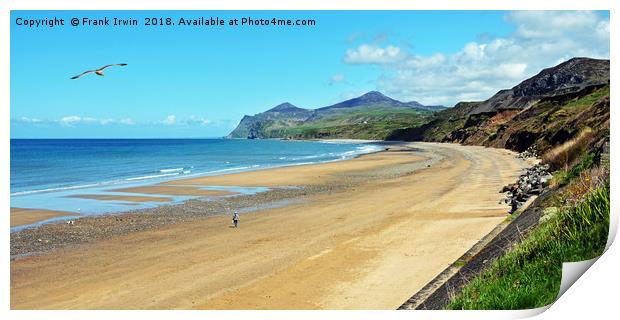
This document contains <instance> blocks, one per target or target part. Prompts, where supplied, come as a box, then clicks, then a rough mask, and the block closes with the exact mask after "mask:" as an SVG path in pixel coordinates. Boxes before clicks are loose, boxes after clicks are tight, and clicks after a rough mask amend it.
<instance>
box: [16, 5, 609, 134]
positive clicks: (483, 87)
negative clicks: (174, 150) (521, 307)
mask: <svg viewBox="0 0 620 320" xmlns="http://www.w3.org/2000/svg"><path fill="white" fill-rule="evenodd" d="M215 16H217V17H220V18H222V19H224V20H228V19H231V18H240V17H247V16H251V17H256V18H272V17H275V18H287V19H305V18H309V19H315V20H316V26H313V27H272V26H254V27H251V26H237V27H229V26H224V27H217V28H214V27H204V26H192V27H186V26H185V27H182V26H175V27H161V26H158V27H153V26H142V24H143V20H144V18H145V17H171V18H172V19H173V21H175V22H176V21H177V20H178V18H179V17H188V18H199V17H215ZM19 17H22V18H27V19H45V18H53V17H58V18H64V19H65V24H66V25H65V26H64V27H63V26H58V27H51V28H50V27H39V28H27V27H25V26H18V25H16V23H15V21H16V19H17V18H19ZM73 17H78V18H82V17H91V18H101V17H109V18H112V17H119V18H128V17H132V18H136V19H138V21H139V24H140V26H134V27H114V26H107V27H82V26H79V27H72V26H70V25H69V23H68V20H70V19H71V18H73ZM575 55H581V56H584V55H586V56H592V57H598V58H608V57H609V15H608V13H605V12H603V13H601V12H543V13H540V12H493V11H485V12H452V11H438V12H428V11H417V12H415V11H412V12H394V11H370V12H361V11H358V12H355V11H344V12H342V11H335V12H320V11H319V12H317V11H291V12H288V11H278V12H243V11H236V12H222V11H220V12H213V11H212V12H199V11H193V12H191V11H190V12H183V11H173V12H165V11H151V12H148V11H137V12H126V11H109V12H105V11H98V12H80V11H69V12H62V11H55V12H33V11H13V12H12V13H11V137H12V138H25V137H28V138H61V137H62V138H103V137H108V138H120V137H126V138H132V137H133V138H146V137H151V138H156V137H159V138H162V137H217V136H224V135H226V134H228V133H229V132H230V131H231V130H232V129H233V128H234V126H235V125H236V124H237V123H238V121H239V120H240V119H241V117H242V116H243V115H245V114H255V113H258V112H261V111H264V110H266V109H268V108H271V107H273V106H275V105H277V104H279V103H281V102H284V101H288V102H291V103H293V104H295V105H297V106H300V107H305V108H317V107H322V106H326V105H329V104H332V103H335V102H338V101H341V100H344V99H347V98H351V97H354V96H357V95H360V94H362V93H364V92H367V91H370V90H380V91H382V92H384V93H386V94H387V95H389V96H392V97H394V98H397V99H401V100H416V101H420V102H422V103H425V104H444V105H447V106H452V105H453V104H454V103H456V102H458V101H460V100H478V99H485V98H488V97H489V96H490V95H491V94H493V93H494V92H496V91H497V90H499V89H502V88H506V87H511V86H513V85H515V84H517V83H518V82H519V81H521V80H524V79H525V78H526V77H529V76H531V75H533V74H535V73H536V72H538V71H539V70H540V68H542V67H549V66H552V65H554V64H557V63H559V62H561V61H563V60H566V59H568V58H570V57H572V56H575ZM109 63H127V64H128V66H127V67H124V68H111V69H108V70H106V76H105V77H98V76H96V75H88V76H85V77H83V78H81V79H78V80H69V78H70V77H71V76H73V75H76V74H79V73H81V72H82V71H84V70H88V69H94V68H97V67H99V66H102V65H105V64H109Z"/></svg>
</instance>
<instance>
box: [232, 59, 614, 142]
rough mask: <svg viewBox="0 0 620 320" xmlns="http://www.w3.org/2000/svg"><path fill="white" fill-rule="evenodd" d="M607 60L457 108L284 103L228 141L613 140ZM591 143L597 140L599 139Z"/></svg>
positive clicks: (560, 68) (565, 68) (576, 65)
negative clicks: (588, 134) (588, 136)
mask: <svg viewBox="0 0 620 320" xmlns="http://www.w3.org/2000/svg"><path fill="white" fill-rule="evenodd" d="M609 65H610V63H609V60H600V59H591V58H573V59H570V60H568V61H565V62H563V63H560V64H558V65H556V66H553V67H550V68H546V69H544V70H542V71H540V72H539V73H538V74H536V75H534V76H533V77H531V78H528V79H526V80H524V81H522V82H521V83H519V84H517V85H516V86H514V87H512V88H510V89H504V90H500V91H499V92H497V93H496V94H495V95H493V96H492V97H490V98H489V99H487V100H484V101H470V102H459V103H457V104H456V105H455V106H454V107H452V108H444V107H442V106H424V105H422V104H420V103H418V102H415V101H411V102H401V101H398V100H395V99H392V98H389V97H387V96H385V95H384V94H382V93H380V92H377V91H372V92H368V93H366V94H364V95H362V96H360V97H357V98H353V99H350V100H346V101H343V102H339V103H336V104H333V105H330V106H327V107H322V108H317V109H304V108H299V107H296V106H294V105H292V104H290V103H288V102H287V103H283V104H280V105H278V106H276V107H274V108H272V109H269V110H267V111H265V112H262V113H259V114H256V115H254V116H245V117H243V119H242V120H241V122H240V123H239V125H238V126H237V128H236V129H235V130H234V131H233V132H231V134H230V135H229V136H228V137H230V138H293V139H314V138H351V139H377V140H406V141H435V142H453V143H461V144H469V145H484V146H490V147H500V148H507V149H511V150H516V151H519V152H521V151H524V150H526V149H528V148H536V149H538V150H540V151H544V150H548V149H550V148H552V147H554V146H557V145H559V144H562V143H564V142H566V141H568V140H570V139H572V138H574V137H576V136H577V135H578V134H579V133H580V132H583V131H584V130H590V131H592V132H594V133H595V137H594V138H593V140H592V141H594V142H596V143H599V144H600V143H602V142H601V141H603V140H606V139H607V140H608V138H609V119H610V118H609V115H610V113H609V91H610V88H609ZM594 142H593V143H594Z"/></svg>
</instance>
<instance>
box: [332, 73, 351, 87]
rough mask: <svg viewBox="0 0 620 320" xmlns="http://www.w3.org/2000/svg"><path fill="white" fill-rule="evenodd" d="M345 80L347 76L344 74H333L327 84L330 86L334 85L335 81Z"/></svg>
mask: <svg viewBox="0 0 620 320" xmlns="http://www.w3.org/2000/svg"><path fill="white" fill-rule="evenodd" d="M346 80H347V78H346V77H345V76H344V74H334V75H332V76H331V78H330V79H329V85H330V86H331V85H334V84H336V83H340V82H344V81H346Z"/></svg>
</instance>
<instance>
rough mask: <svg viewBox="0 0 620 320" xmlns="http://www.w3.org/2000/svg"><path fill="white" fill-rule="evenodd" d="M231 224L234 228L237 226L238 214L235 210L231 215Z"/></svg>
mask: <svg viewBox="0 0 620 320" xmlns="http://www.w3.org/2000/svg"><path fill="white" fill-rule="evenodd" d="M233 224H234V225H235V228H236V227H237V225H238V224H239V212H237V211H236V210H235V212H234V213H233Z"/></svg>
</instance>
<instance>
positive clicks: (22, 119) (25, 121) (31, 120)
mask: <svg viewBox="0 0 620 320" xmlns="http://www.w3.org/2000/svg"><path fill="white" fill-rule="evenodd" d="M19 121H20V122H24V123H41V122H42V121H41V119H37V118H29V117H21V118H19Z"/></svg>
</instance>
